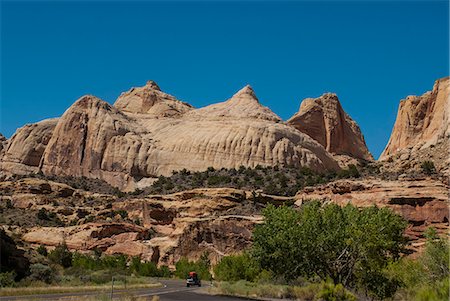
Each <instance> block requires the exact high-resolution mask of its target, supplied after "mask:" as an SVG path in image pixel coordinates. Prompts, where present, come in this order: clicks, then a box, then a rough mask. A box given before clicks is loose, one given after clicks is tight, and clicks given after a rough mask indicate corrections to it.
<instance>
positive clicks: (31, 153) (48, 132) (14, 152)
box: [0, 119, 58, 174]
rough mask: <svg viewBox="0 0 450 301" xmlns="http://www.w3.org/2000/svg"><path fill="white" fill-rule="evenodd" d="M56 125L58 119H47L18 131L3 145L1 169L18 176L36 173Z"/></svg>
mask: <svg viewBox="0 0 450 301" xmlns="http://www.w3.org/2000/svg"><path fill="white" fill-rule="evenodd" d="M57 123H58V119H48V120H43V121H41V122H38V123H35V124H28V125H25V126H24V127H22V128H20V129H18V130H17V131H16V133H15V134H14V135H13V136H12V137H11V139H9V141H7V142H6V143H4V145H3V152H2V153H3V156H2V161H1V162H0V166H1V169H2V170H3V171H7V172H11V173H18V174H27V173H30V172H38V171H39V165H40V163H41V159H42V155H43V154H44V151H45V148H46V147H47V145H48V143H49V141H50V138H51V137H52V133H53V130H54V129H55V127H56V124H57Z"/></svg>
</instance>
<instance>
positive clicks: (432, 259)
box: [386, 228, 450, 301]
mask: <svg viewBox="0 0 450 301" xmlns="http://www.w3.org/2000/svg"><path fill="white" fill-rule="evenodd" d="M425 236H426V237H427V242H426V244H425V250H424V251H423V253H422V254H421V256H420V257H419V258H418V259H416V260H414V259H411V258H402V259H401V260H400V261H398V262H396V263H393V264H391V265H389V266H388V268H387V269H386V273H387V275H388V277H390V278H391V279H396V280H398V281H399V282H400V285H401V287H402V289H401V290H400V292H399V293H398V294H397V295H399V298H400V299H407V300H423V301H425V300H428V301H437V300H449V298H450V296H449V281H450V263H449V257H450V243H449V241H448V240H447V239H445V238H442V237H439V236H438V235H437V233H436V231H435V230H434V229H432V228H430V229H428V230H427V231H426V232H425Z"/></svg>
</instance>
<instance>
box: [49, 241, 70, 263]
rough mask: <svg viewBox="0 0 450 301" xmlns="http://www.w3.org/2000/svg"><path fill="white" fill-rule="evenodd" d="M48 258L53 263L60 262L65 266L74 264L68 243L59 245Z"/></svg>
mask: <svg viewBox="0 0 450 301" xmlns="http://www.w3.org/2000/svg"><path fill="white" fill-rule="evenodd" d="M48 258H49V259H50V261H52V262H53V263H56V264H59V265H61V266H63V267H64V268H68V267H71V266H72V252H70V250H69V249H68V248H67V245H66V243H65V242H64V243H62V244H60V245H58V246H57V247H56V248H55V249H54V250H52V251H51V252H50V253H49V254H48Z"/></svg>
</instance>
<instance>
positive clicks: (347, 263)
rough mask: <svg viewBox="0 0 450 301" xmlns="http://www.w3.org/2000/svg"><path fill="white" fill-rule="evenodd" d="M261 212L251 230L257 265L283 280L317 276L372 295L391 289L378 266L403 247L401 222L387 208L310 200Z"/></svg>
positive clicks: (382, 265)
mask: <svg viewBox="0 0 450 301" xmlns="http://www.w3.org/2000/svg"><path fill="white" fill-rule="evenodd" d="M264 217H265V222H264V223H263V224H261V225H258V226H257V227H256V229H255V231H254V233H253V237H254V247H253V255H254V257H255V258H256V259H257V261H258V263H259V265H260V267H261V268H262V269H267V270H269V271H271V272H273V273H274V274H275V275H280V276H283V277H284V278H285V279H286V280H290V279H296V278H298V277H308V278H309V277H314V276H318V277H320V278H321V279H322V280H326V279H328V278H330V279H332V280H333V282H334V283H335V284H337V283H342V284H343V285H345V286H354V287H355V286H361V287H365V288H367V289H369V290H371V291H373V292H374V293H375V294H376V295H383V294H384V295H389V292H388V291H390V292H391V291H392V289H393V288H392V287H391V286H392V285H393V284H392V283H390V282H389V281H388V279H387V278H386V277H384V275H383V272H382V271H383V269H384V268H385V267H386V266H387V264H388V262H389V261H390V260H396V259H397V258H399V256H400V254H401V252H402V251H403V250H404V246H405V244H406V239H405V237H404V236H403V232H404V230H405V228H406V225H407V224H406V222H405V221H404V220H403V219H402V218H401V217H400V216H398V215H396V214H394V213H393V212H392V211H391V210H390V209H387V208H381V209H380V208H377V207H369V208H363V209H360V208H357V207H355V206H352V205H347V206H345V207H340V206H338V205H335V204H329V205H322V204H321V203H319V202H316V201H314V202H309V203H307V204H305V205H303V206H302V207H301V208H300V209H299V210H294V209H292V208H288V207H279V208H276V207H274V206H268V207H267V208H266V209H265V210H264ZM394 291H395V290H394ZM392 293H393V292H392Z"/></svg>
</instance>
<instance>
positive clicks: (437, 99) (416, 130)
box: [379, 77, 450, 160]
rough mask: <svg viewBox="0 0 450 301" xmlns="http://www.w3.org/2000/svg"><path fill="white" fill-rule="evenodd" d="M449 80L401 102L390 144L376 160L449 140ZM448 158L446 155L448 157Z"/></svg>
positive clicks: (440, 80) (442, 80) (436, 83)
mask: <svg viewBox="0 0 450 301" xmlns="http://www.w3.org/2000/svg"><path fill="white" fill-rule="evenodd" d="M449 85H450V78H449V77H445V78H441V79H439V80H437V81H436V82H435V84H434V87H433V90H431V91H429V92H426V93H425V94H423V95H422V96H408V97H407V98H406V99H403V100H402V101H401V102H400V106H399V109H398V114H397V120H396V121H395V125H394V128H393V130H392V134H391V137H390V139H389V142H388V144H387V146H386V148H385V149H384V151H383V153H382V154H381V156H380V159H379V160H387V159H388V158H389V157H391V156H393V155H395V154H397V153H401V152H407V153H411V152H412V153H414V152H415V151H418V150H423V149H426V148H430V147H434V146H436V145H437V144H440V143H444V144H447V145H448V140H449V137H450V127H449V114H450V109H449V108H450V98H449V92H450V88H449ZM447 156H448V153H447Z"/></svg>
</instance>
